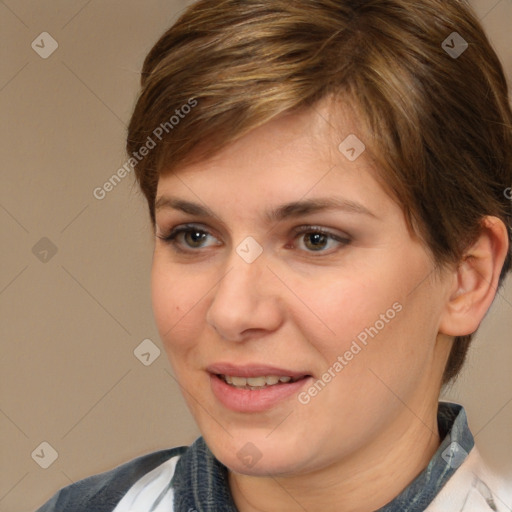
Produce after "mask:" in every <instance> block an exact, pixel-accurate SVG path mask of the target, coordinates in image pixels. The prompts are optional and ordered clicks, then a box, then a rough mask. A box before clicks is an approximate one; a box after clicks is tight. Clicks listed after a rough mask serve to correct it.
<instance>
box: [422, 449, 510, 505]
mask: <svg viewBox="0 0 512 512" xmlns="http://www.w3.org/2000/svg"><path fill="white" fill-rule="evenodd" d="M511 507H512V475H509V476H508V478H507V477H504V476H503V475H499V474H497V473H496V472H494V471H493V470H492V469H491V468H490V467H489V466H488V465H487V464H486V463H485V461H484V460H483V459H482V457H481V455H480V453H479V451H478V449H477V448H476V446H475V447H474V448H473V449H472V450H471V451H470V453H469V454H468V456H467V457H466V459H465V460H464V462H463V463H462V464H461V465H460V466H459V468H457V470H456V471H455V473H454V474H453V476H452V477H451V478H450V480H448V482H447V483H446V485H445V486H444V487H443V489H442V490H441V492H440V493H439V495H438V496H437V497H436V498H435V499H434V501H433V502H432V503H431V504H430V506H429V507H428V508H427V511H428V512H445V511H446V510H460V511H463V512H465V511H471V512H491V511H495V512H508V511H509V510H511Z"/></svg>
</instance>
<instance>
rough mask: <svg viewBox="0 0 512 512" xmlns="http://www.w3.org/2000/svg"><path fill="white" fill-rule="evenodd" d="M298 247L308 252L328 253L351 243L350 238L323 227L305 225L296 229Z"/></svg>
mask: <svg viewBox="0 0 512 512" xmlns="http://www.w3.org/2000/svg"><path fill="white" fill-rule="evenodd" d="M294 234H295V240H297V241H298V243H297V247H298V248H299V249H302V250H305V251H307V252H318V253H326V252H329V253H330V252H332V251H330V249H336V248H337V247H340V246H345V245H348V244H349V243H350V238H348V237H346V236H345V237H343V236H340V235H337V234H335V233H331V232H330V231H326V230H324V229H323V228H319V227H314V226H303V227H300V228H298V229H297V230H295V233H294Z"/></svg>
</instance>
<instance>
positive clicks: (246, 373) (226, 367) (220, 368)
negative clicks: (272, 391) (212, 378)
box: [206, 363, 309, 380]
mask: <svg viewBox="0 0 512 512" xmlns="http://www.w3.org/2000/svg"><path fill="white" fill-rule="evenodd" d="M206 370H207V371H208V372H209V373H212V374H214V375H228V376H230V377H245V378H246V379H247V378H251V377H253V378H254V377H266V376H277V377H290V379H291V380H298V379H301V378H303V377H308V376H309V374H308V373H307V372H301V371H296V370H290V369H286V368H279V367H277V366H268V365H263V364H262V365H258V364H253V365H243V366H238V365H233V364H230V363H216V364H212V365H210V366H208V368H206Z"/></svg>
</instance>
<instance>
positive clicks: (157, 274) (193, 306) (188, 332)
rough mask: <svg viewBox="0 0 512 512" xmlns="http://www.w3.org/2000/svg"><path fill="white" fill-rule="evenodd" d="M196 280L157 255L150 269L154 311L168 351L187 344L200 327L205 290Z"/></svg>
mask: <svg viewBox="0 0 512 512" xmlns="http://www.w3.org/2000/svg"><path fill="white" fill-rule="evenodd" d="M194 281H195V280H194V279H193V278H190V277H186V276H183V275H182V273H181V274H180V272H179V270H177V269H173V268H167V267H166V266H165V265H163V264H161V263H160V261H159V260H158V259H157V258H156V259H155V261H154V263H153V269H152V272H151V298H152V305H153V314H154V318H155V322H156V325H157V327H158V331H159V334H160V338H161V339H162V342H163V343H164V346H165V348H166V350H167V351H168V352H170V351H174V350H177V349H179V347H182V346H183V347H184V346H186V345H187V344H188V343H189V340H191V339H194V338H195V337H196V334H197V333H196V331H197V329H199V328H200V322H198V321H197V318H198V315H199V314H202V303H201V299H202V298H203V296H204V292H203V293H202V292H201V290H200V289H199V288H200V286H199V284H198V283H196V282H194ZM195 285H196V286H195Z"/></svg>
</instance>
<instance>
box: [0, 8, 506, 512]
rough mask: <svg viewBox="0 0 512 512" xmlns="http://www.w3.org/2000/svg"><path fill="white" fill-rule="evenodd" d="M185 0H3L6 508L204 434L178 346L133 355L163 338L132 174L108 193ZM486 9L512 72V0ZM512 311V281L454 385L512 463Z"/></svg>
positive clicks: (0, 462)
mask: <svg viewBox="0 0 512 512" xmlns="http://www.w3.org/2000/svg"><path fill="white" fill-rule="evenodd" d="M184 5H185V2H182V1H178V0H175V1H171V0H147V1H144V2H142V1H135V0H130V1H127V0H125V1H122V2H121V1H120V0H109V1H103V2H101V1H99V0H81V1H78V0H53V1H51V2H41V1H38V0H37V1H36V0H32V1H30V0H4V1H0V34H1V37H2V39H3V41H2V44H1V46H0V52H1V55H0V62H1V63H2V65H1V75H0V108H1V112H2V117H1V119H2V123H1V132H0V141H1V144H2V152H1V154H2V159H1V162H0V167H1V172H2V187H1V190H0V226H1V230H2V231H1V233H2V256H3V261H2V266H1V269H0V308H1V318H0V325H1V329H2V350H1V355H0V375H1V381H0V383H1V385H0V434H1V436H0V439H1V453H0V511H2V512H4V511H5V512H28V511H31V510H34V509H35V508H36V507H37V506H38V505H40V504H42V502H43V501H45V500H46V499H48V498H49V497H50V496H51V495H52V494H53V493H54V492H55V491H56V490H57V489H58V488H60V487H62V486H64V485H67V484H69V483H71V482H73V481H76V480H78V479H80V478H83V477H85V476H87V475H90V474H93V473H98V472H100V471H104V470H106V469H108V468H111V467H113V466H115V465H118V464H120V463H122V462H124V461H127V460H129V459H132V458H134V457H136V456H138V455H141V454H143V453H147V452H150V451H153V450H157V449H160V448H166V447H170V446H175V445H182V444H189V443H190V442H192V441H193V440H194V439H195V438H196V437H197V435H198V431H197V429H196V427H195V426H194V424H193V422H192V420H191V418H190V416H189V415H188V412H187V411H186V409H185V406H184V403H183V400H182V398H181V396H180V394H179V389H178V386H177V384H176V382H175V380H174V379H173V378H172V376H171V374H170V370H169V366H168V363H167V360H166V358H165V355H164V353H163V352H162V354H161V356H160V357H159V358H157V359H156V360H155V361H154V362H153V363H152V364H151V365H149V366H145V365H143V364H142V363H141V362H140V361H139V360H138V359H137V358H136V357H135V355H134V350H135V349H136V347H137V346H138V345H139V344H140V343H141V342H142V341H143V340H144V339H151V340H153V342H154V343H155V344H156V345H157V346H159V347H160V348H161V345H160V342H159V341H158V335H157V331H156V328H155V326H154V323H153V318H152V314H151V307H150V295H149V269H150V260H151V237H150V234H149V224H148V222H147V214H146V210H145V208H144V204H143V202H142V199H141V198H140V196H139V195H138V193H137V190H136V189H135V187H134V186H133V180H132V176H131V175H130V176H128V177H127V178H125V179H124V180H123V181H122V182H121V183H120V184H119V185H118V186H117V187H116V188H115V189H114V190H112V191H111V192H110V193H108V194H107V195H106V197H105V198H104V199H103V200H97V199H95V198H94V197H93V190H94V189H95V188H96V187H100V186H101V185H102V184H103V183H104V182H105V181H106V180H107V179H108V178H109V177H110V176H111V175H112V174H113V173H114V172H115V171H116V170H117V169H118V168H119V167H120V165H122V164H123V163H124V161H125V157H124V153H123V145H124V135H125V125H126V123H127V120H128V119H129V116H130V113H131V109H132V106H133V102H134V99H135V95H136V92H137V87H138V79H139V77H138V72H139V69H140V66H141V63H142V60H143V57H144V55H145V54H146V52H147V51H148V50H149V48H150V47H151V46H152V44H153V43H154V42H155V41H156V39H157V38H158V36H159V35H160V34H161V33H162V32H163V31H164V29H166V28H167V27H168V26H169V25H170V24H171V23H172V21H173V19H175V17H176V16H177V15H178V13H179V12H180V10H182V9H183V7H184ZM474 6H475V8H476V10H477V13H478V15H479V17H480V18H481V19H482V20H483V23H484V26H485V27H486V29H487V30H488V33H489V34H490V37H491V39H492V41H493V43H494V44H495V47H496V49H497V51H498V53H499V54H500V56H501V58H502V60H503V62H504V63H505V65H506V67H507V70H508V74H509V77H511V78H512V33H511V31H510V24H511V21H512V1H511V0H501V1H499V0H476V1H475V2H474ZM44 31H46V32H49V33H50V34H51V36H52V37H53V38H54V39H55V40H56V41H57V42H58V45H59V46H58V49H57V50H56V51H55V52H54V53H53V54H52V55H51V56H50V57H49V58H47V59H43V58H41V57H40V56H39V55H38V54H37V53H36V52H35V51H34V50H33V49H32V48H31V43H32V41H33V40H34V39H36V37H37V36H38V35H39V34H40V33H42V32H44ZM37 41H40V39H38V40H37ZM37 41H36V42H37ZM45 47H46V49H48V48H49V46H48V40H47V44H46V45H45ZM468 84H470V77H468ZM43 237H46V238H48V239H49V240H51V242H52V244H53V245H54V246H55V247H56V249H57V252H56V254H55V255H53V256H52V253H51V250H50V247H49V245H48V242H46V241H43V242H39V241H40V239H41V238H43ZM38 242H39V243H40V245H39V246H38V247H39V249H38V250H34V251H33V247H34V246H35V245H36V244H37V243H38ZM44 250H50V252H48V253H47V255H46V256H45V254H44V252H42V251H44ZM34 252H36V253H37V254H34ZM44 257H46V258H47V260H48V261H46V262H44V261H40V258H44ZM511 313H512V283H511V282H510V280H509V282H508V286H507V287H506V289H505V291H504V292H502V293H501V294H500V296H498V298H497V299H496V302H495V304H494V307H493V310H492V311H491V313H490V314H489V315H488V317H487V319H486V320H485V322H484V325H483V327H482V329H481V332H480V333H479V336H478V338H477V341H476V342H475V344H474V346H473V349H472V351H471V356H470V359H469V361H468V364H467V367H466V370H465V372H464V374H463V376H462V378H461V379H460V380H459V382H458V384H457V385H456V386H454V387H453V388H452V389H451V390H450V391H449V392H448V393H447V396H449V397H450V398H453V399H455V400H457V401H460V402H461V403H463V404H464V405H465V406H466V408H467V411H468V415H469V418H470V425H471V427H472V429H473V432H474V433H475V434H476V439H477V443H478V444H480V446H481V449H482V450H483V452H484V453H485V455H486V457H487V458H488V460H489V461H490V462H491V463H492V464H493V465H495V466H496V467H499V468H501V469H502V470H506V471H509V472H512V443H511V432H512V372H511V371H510V362H511V360H512V344H511V343H510V340H511V335H510V333H511V329H512V320H511V318H512V314H511ZM42 442H47V443H49V444H50V445H51V446H52V447H53V448H54V449H55V450H56V452H57V454H58V458H57V459H56V461H55V462H54V463H53V464H52V465H51V466H50V467H49V468H48V469H43V468H41V467H40V466H39V465H38V463H36V461H37V462H39V463H44V462H45V461H46V462H48V461H49V457H50V455H51V451H50V449H48V448H47V447H46V448H45V447H44V446H43V448H42V450H43V451H42V452H41V448H40V444H41V443H42ZM38 447H39V448H38ZM34 450H35V452H34ZM33 452H34V455H33V456H31V454H33ZM37 454H39V457H38V456H37ZM42 454H44V455H42Z"/></svg>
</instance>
